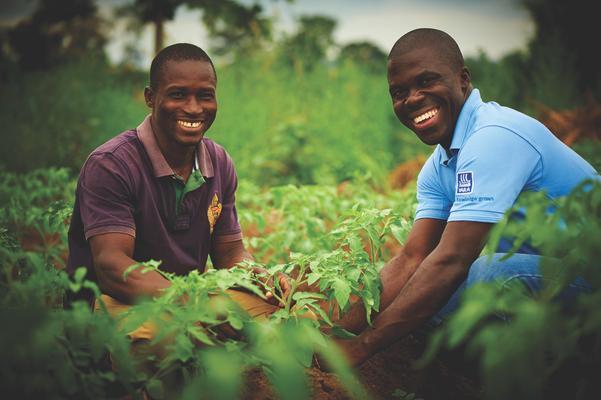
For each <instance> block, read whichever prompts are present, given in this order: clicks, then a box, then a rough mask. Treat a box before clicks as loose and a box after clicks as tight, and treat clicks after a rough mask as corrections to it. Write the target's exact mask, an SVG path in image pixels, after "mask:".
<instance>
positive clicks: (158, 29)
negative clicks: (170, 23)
mask: <svg viewBox="0 0 601 400" xmlns="http://www.w3.org/2000/svg"><path fill="white" fill-rule="evenodd" d="M164 25H165V20H164V19H162V18H157V19H155V20H154V55H156V54H157V53H158V52H159V51H161V49H162V48H163V39H164V36H165V34H164Z"/></svg>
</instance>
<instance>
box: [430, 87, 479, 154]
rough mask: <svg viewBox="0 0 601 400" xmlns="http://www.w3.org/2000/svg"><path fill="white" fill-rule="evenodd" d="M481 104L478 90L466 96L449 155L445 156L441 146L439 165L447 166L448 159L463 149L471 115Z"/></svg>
mask: <svg viewBox="0 0 601 400" xmlns="http://www.w3.org/2000/svg"><path fill="white" fill-rule="evenodd" d="M481 104H482V98H481V97H480V91H479V90H478V89H475V88H474V89H472V92H471V93H470V95H469V96H468V98H467V100H466V101H465V103H463V107H462V108H461V111H460V112H459V117H458V118H457V124H455V129H454V131H453V139H451V146H450V152H451V155H450V157H449V155H448V154H447V151H446V150H445V149H444V148H443V147H442V146H441V145H438V146H439V147H440V153H441V160H440V162H441V164H444V165H447V164H448V161H449V159H451V158H453V157H454V156H455V155H456V154H457V153H459V150H460V149H461V147H463V142H465V139H466V138H467V134H468V132H469V127H470V121H471V119H472V114H473V113H474V111H475V110H476V109H477V108H478V107H479V106H480V105H481Z"/></svg>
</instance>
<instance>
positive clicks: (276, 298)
mask: <svg viewBox="0 0 601 400" xmlns="http://www.w3.org/2000/svg"><path fill="white" fill-rule="evenodd" d="M252 270H253V273H254V274H255V275H257V279H258V280H259V281H260V282H261V284H262V286H263V288H262V289H264V291H265V297H266V298H267V302H268V303H269V304H272V305H274V306H278V307H285V306H286V300H287V299H288V296H289V295H290V281H289V279H290V278H289V277H288V276H286V275H285V274H283V273H282V272H277V273H276V274H275V276H271V275H270V273H269V271H267V270H266V269H264V268H260V267H253V268H252Z"/></svg>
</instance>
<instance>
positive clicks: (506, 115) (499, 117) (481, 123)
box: [471, 101, 550, 139]
mask: <svg viewBox="0 0 601 400" xmlns="http://www.w3.org/2000/svg"><path fill="white" fill-rule="evenodd" d="M486 128H490V129H495V128H496V129H501V130H505V131H508V132H512V133H514V134H517V135H519V136H522V137H523V138H525V139H528V138H529V137H530V136H532V135H537V134H545V135H546V134H548V133H550V132H549V130H548V129H547V128H546V127H545V125H543V124H542V123H541V122H540V121H538V120H536V119H535V118H532V117H531V116H529V115H526V114H524V113H522V112H520V111H518V110H515V109H513V108H510V107H505V106H502V105H500V104H498V103H496V102H494V101H491V102H487V103H483V104H482V106H481V107H479V108H478V109H477V111H476V116H475V118H474V123H473V125H472V128H471V130H472V131H473V132H477V131H481V130H484V129H486Z"/></svg>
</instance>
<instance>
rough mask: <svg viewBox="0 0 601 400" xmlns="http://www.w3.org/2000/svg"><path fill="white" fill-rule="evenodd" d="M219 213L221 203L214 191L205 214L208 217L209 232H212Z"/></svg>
mask: <svg viewBox="0 0 601 400" xmlns="http://www.w3.org/2000/svg"><path fill="white" fill-rule="evenodd" d="M220 215H221V203H220V202H219V199H218V198H217V193H215V194H214V195H213V200H211V204H210V205H209V208H208V209H207V216H208V217H209V228H210V231H211V234H213V228H215V223H216V222H217V219H219V216H220Z"/></svg>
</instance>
